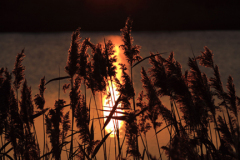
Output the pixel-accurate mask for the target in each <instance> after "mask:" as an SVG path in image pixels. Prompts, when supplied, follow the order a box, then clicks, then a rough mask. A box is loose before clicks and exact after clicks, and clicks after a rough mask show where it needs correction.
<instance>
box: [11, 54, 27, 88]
mask: <svg viewBox="0 0 240 160" xmlns="http://www.w3.org/2000/svg"><path fill="white" fill-rule="evenodd" d="M23 57H25V54H24V49H23V50H22V51H21V53H18V55H17V57H16V62H15V65H14V68H13V71H12V73H13V75H14V76H15V80H14V82H13V84H14V88H15V90H18V89H19V87H20V84H21V82H22V81H23V79H24V73H23V72H24V70H25V67H24V66H23V65H22V61H23Z"/></svg>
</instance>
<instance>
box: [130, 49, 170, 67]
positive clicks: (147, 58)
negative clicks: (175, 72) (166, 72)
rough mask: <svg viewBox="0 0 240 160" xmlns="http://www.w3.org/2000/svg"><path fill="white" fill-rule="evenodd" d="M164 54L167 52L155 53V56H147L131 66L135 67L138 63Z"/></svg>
mask: <svg viewBox="0 0 240 160" xmlns="http://www.w3.org/2000/svg"><path fill="white" fill-rule="evenodd" d="M165 53H167V52H163V53H157V54H154V55H151V56H147V57H145V58H143V59H142V60H140V61H138V62H137V63H135V64H134V65H133V66H132V68H133V67H135V66H136V65H138V64H139V63H141V62H142V61H144V60H146V59H148V58H151V57H155V56H157V55H160V54H165Z"/></svg>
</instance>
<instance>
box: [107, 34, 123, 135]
mask: <svg viewBox="0 0 240 160" xmlns="http://www.w3.org/2000/svg"><path fill="white" fill-rule="evenodd" d="M107 39H111V40H112V42H113V44H115V47H114V50H115V53H114V55H115V56H116V57H117V62H116V63H115V64H116V66H117V69H116V72H117V74H116V77H117V78H118V79H119V80H120V79H121V74H122V72H121V69H120V66H119V65H118V64H119V63H124V62H123V61H124V59H123V58H122V51H121V49H120V48H119V46H120V45H121V44H122V40H121V37H120V36H109V37H107ZM108 84H109V85H110V92H111V98H109V99H106V98H107V96H106V95H105V96H104V97H103V103H104V104H103V110H107V111H104V112H103V115H104V117H106V116H108V115H109V114H110V111H111V109H112V107H113V106H114V104H115V101H116V100H117V99H118V97H119V93H118V91H116V87H115V85H114V83H113V84H112V85H113V86H112V85H111V81H108ZM107 91H108V92H109V87H108V88H107ZM119 105H121V104H119ZM119 105H118V107H120V106H119ZM116 111H121V112H123V110H119V109H117V110H116ZM113 116H122V114H119V113H115V114H114V115H113ZM105 121H106V118H105V119H104V122H105ZM122 125H123V121H120V120H113V119H112V120H111V121H110V122H109V123H108V125H107V126H106V127H105V130H106V131H107V132H108V133H109V132H111V131H112V133H111V135H110V136H111V137H114V134H116V132H115V128H116V127H118V128H119V131H121V127H122Z"/></svg>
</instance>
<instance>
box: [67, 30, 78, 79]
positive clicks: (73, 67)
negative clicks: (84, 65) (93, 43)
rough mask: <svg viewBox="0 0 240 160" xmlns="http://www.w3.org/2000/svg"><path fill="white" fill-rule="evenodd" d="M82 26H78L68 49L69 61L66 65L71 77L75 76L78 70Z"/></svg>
mask: <svg viewBox="0 0 240 160" xmlns="http://www.w3.org/2000/svg"><path fill="white" fill-rule="evenodd" d="M79 36H80V28H78V29H77V30H76V31H75V32H73V34H72V41H71V46H70V48H69V50H68V61H67V65H66V67H65V71H66V72H67V73H68V74H69V76H70V77H73V76H74V74H75V73H76V72H77V70H78V65H77V64H78V57H79V40H80V37H79Z"/></svg>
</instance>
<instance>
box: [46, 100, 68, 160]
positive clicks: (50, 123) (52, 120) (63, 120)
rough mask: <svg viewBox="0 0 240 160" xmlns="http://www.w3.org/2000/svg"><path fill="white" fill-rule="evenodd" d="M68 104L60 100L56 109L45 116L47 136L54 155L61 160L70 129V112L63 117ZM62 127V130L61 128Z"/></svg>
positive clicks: (56, 104)
mask: <svg viewBox="0 0 240 160" xmlns="http://www.w3.org/2000/svg"><path fill="white" fill-rule="evenodd" d="M65 103H66V102H65V101H64V100H62V99H59V100H58V101H56V102H55V105H54V107H55V109H51V110H50V111H49V114H48V115H46V116H45V119H46V125H47V134H48V137H49V138H50V142H51V144H52V155H53V157H54V158H55V159H57V160H59V159H60V157H61V151H62V147H63V145H64V143H65V137H66V135H67V132H68V130H69V129H70V121H69V112H67V113H66V114H65V115H63V107H64V104H65ZM61 126H62V129H61V128H60V127H61Z"/></svg>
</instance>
